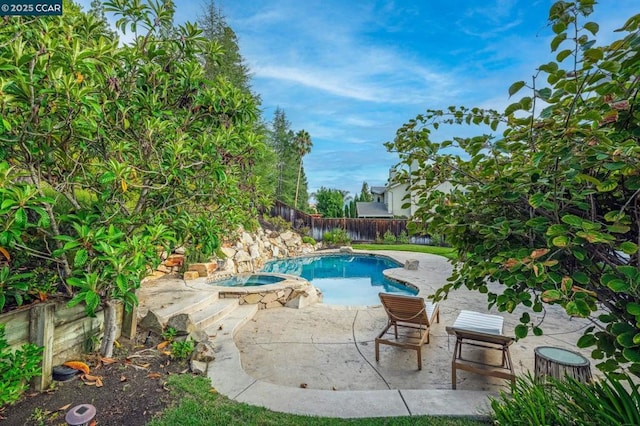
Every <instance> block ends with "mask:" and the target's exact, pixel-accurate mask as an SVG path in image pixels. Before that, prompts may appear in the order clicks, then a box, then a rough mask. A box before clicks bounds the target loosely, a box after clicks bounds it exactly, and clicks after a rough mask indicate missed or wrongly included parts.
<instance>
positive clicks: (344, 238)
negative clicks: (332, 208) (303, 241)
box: [322, 228, 351, 246]
mask: <svg viewBox="0 0 640 426" xmlns="http://www.w3.org/2000/svg"><path fill="white" fill-rule="evenodd" d="M322 241H323V242H324V243H325V244H329V245H333V246H336V245H342V244H350V243H351V238H349V235H348V234H347V231H345V230H344V229H341V228H334V229H332V230H331V231H329V232H325V233H324V235H323V236H322Z"/></svg>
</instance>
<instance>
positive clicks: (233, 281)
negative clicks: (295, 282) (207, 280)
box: [211, 274, 287, 287]
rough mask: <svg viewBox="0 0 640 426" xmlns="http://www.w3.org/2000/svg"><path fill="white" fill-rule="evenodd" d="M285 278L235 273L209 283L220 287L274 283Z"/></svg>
mask: <svg viewBox="0 0 640 426" xmlns="http://www.w3.org/2000/svg"><path fill="white" fill-rule="evenodd" d="M286 279H287V278H285V277H282V276H279V275H272V274H251V275H235V276H232V277H229V278H226V279H223V280H218V281H212V282H211V284H212V285H219V286H221V287H251V286H262V285H268V284H276V283H279V282H282V281H284V280H286Z"/></svg>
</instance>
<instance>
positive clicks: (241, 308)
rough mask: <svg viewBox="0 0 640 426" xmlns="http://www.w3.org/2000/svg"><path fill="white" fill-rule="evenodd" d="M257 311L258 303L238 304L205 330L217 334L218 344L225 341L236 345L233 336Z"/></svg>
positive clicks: (212, 334)
mask: <svg viewBox="0 0 640 426" xmlns="http://www.w3.org/2000/svg"><path fill="white" fill-rule="evenodd" d="M256 312H258V305H237V306H236V308H235V309H234V310H233V311H231V312H229V313H228V314H227V315H226V316H224V317H222V318H219V319H218V320H216V321H215V322H213V323H212V324H211V325H209V326H208V327H207V328H205V331H206V332H207V334H209V335H210V336H214V335H215V336H216V344H217V345H220V344H225V343H227V344H232V345H235V343H234V342H233V336H234V335H235V334H236V333H237V332H238V330H240V328H241V327H242V326H243V325H245V324H246V323H247V322H248V321H250V320H251V319H253V317H254V316H255V314H256ZM229 340H230V342H228V341H229Z"/></svg>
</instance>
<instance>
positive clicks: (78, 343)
mask: <svg viewBox="0 0 640 426" xmlns="http://www.w3.org/2000/svg"><path fill="white" fill-rule="evenodd" d="M136 315H137V313H136V310H135V309H134V311H132V312H130V313H127V312H125V311H124V309H123V307H122V305H120V304H119V305H117V307H116V324H117V336H118V337H120V336H121V335H123V336H125V337H127V338H132V337H134V335H135V332H136ZM0 323H2V324H5V332H6V338H7V342H8V344H9V346H11V348H12V350H16V349H20V347H21V346H22V345H24V344H26V343H33V344H34V345H37V346H42V347H43V348H44V349H43V352H42V376H40V377H36V378H35V379H34V381H33V383H32V385H33V387H34V388H35V389H36V390H44V389H46V388H47V387H49V385H50V384H51V381H52V369H53V367H54V366H56V365H60V364H62V363H63V362H65V361H72V360H77V359H78V357H79V356H80V355H82V354H83V353H85V352H86V351H87V350H88V349H89V350H91V347H92V343H98V344H99V342H100V339H101V338H102V334H103V331H104V313H103V311H102V310H99V311H97V312H96V316H95V317H94V318H91V317H88V316H87V314H86V312H85V308H84V306H83V305H78V306H74V307H73V308H68V307H67V306H66V303H65V302H45V303H36V304H33V305H30V306H27V307H23V308H20V309H18V310H15V311H11V312H7V313H5V314H2V315H0ZM94 349H96V350H97V349H99V346H98V347H95V348H94Z"/></svg>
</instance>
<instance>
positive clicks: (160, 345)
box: [156, 340, 169, 349]
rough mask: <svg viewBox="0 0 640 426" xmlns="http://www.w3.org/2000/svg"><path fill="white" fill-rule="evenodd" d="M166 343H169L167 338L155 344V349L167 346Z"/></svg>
mask: <svg viewBox="0 0 640 426" xmlns="http://www.w3.org/2000/svg"><path fill="white" fill-rule="evenodd" d="M168 344H169V341H168V340H165V341H164V342H162V343H158V346H156V349H164V348H166V347H167V345H168Z"/></svg>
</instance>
